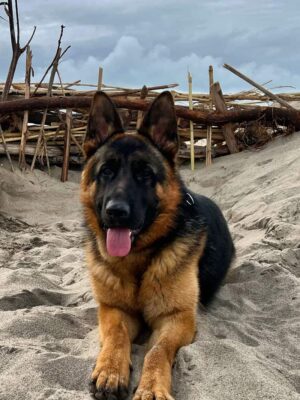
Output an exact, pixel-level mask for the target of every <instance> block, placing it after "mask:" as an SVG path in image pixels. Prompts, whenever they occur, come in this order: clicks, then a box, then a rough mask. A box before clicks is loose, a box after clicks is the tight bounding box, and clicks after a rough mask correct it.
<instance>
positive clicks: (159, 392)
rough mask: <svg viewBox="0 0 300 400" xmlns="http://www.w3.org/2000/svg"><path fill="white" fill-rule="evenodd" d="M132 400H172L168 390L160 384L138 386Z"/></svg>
mask: <svg viewBox="0 0 300 400" xmlns="http://www.w3.org/2000/svg"><path fill="white" fill-rule="evenodd" d="M133 400H174V398H173V397H172V396H171V395H170V393H169V392H168V390H167V389H166V388H165V387H164V386H163V385H162V384H160V383H155V382H153V383H150V384H149V385H147V384H140V385H139V387H138V388H137V390H136V392H135V395H134V397H133Z"/></svg>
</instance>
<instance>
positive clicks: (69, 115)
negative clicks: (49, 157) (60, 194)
mask: <svg viewBox="0 0 300 400" xmlns="http://www.w3.org/2000/svg"><path fill="white" fill-rule="evenodd" d="M71 127H72V110H71V109H70V108H68V109H67V113H66V132H65V142H64V161H63V167H62V170H61V181H62V182H66V181H67V180H68V171H69V161H70V138H71Z"/></svg>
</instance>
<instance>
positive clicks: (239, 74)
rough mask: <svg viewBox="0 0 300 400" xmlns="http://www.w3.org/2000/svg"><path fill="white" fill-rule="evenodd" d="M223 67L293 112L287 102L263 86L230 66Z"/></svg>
mask: <svg viewBox="0 0 300 400" xmlns="http://www.w3.org/2000/svg"><path fill="white" fill-rule="evenodd" d="M223 67H224V68H226V69H228V71H230V72H232V73H233V74H235V75H236V76H238V77H239V78H241V79H243V80H244V81H246V82H248V83H250V85H252V86H254V87H256V88H257V89H258V90H260V91H261V92H263V93H264V94H265V95H266V96H268V97H269V98H270V99H272V100H275V101H277V102H278V103H279V104H281V105H282V106H283V107H286V108H289V109H291V110H294V107H293V106H291V105H290V104H289V103H288V102H287V101H285V100H283V99H281V98H280V97H278V96H276V94H274V93H272V92H270V91H269V90H267V89H266V88H264V87H263V86H261V85H259V84H258V83H256V82H254V81H253V80H252V79H250V78H248V76H246V75H244V74H242V73H241V72H239V71H238V70H237V69H235V68H233V67H232V66H231V65H228V64H224V65H223Z"/></svg>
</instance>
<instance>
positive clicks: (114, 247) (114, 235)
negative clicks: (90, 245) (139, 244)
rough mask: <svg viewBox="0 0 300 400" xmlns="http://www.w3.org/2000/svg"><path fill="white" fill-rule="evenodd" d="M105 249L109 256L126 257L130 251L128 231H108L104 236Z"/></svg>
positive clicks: (120, 229) (119, 229)
mask: <svg viewBox="0 0 300 400" xmlns="http://www.w3.org/2000/svg"><path fill="white" fill-rule="evenodd" d="M106 249H107V252H108V254H109V255H110V256H113V257H125V256H127V254H128V253H129V252H130V249H131V238H130V229H125V228H112V229H111V228H110V229H108V230H107V234H106Z"/></svg>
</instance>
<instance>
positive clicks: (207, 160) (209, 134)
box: [205, 65, 214, 167]
mask: <svg viewBox="0 0 300 400" xmlns="http://www.w3.org/2000/svg"><path fill="white" fill-rule="evenodd" d="M208 77H209V95H210V103H209V109H210V110H212V95H211V87H212V85H213V83H214V69H213V66H212V65H210V66H209V69H208ZM211 137H212V126H211V125H208V126H207V138H206V157H205V164H206V166H207V167H208V166H209V165H211Z"/></svg>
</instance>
